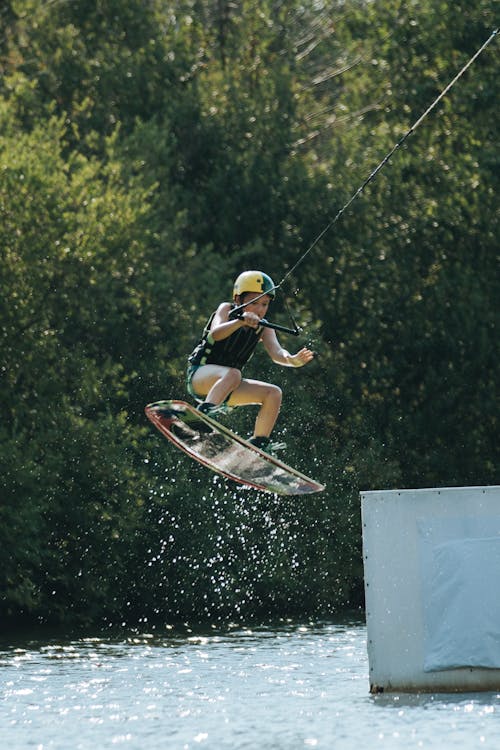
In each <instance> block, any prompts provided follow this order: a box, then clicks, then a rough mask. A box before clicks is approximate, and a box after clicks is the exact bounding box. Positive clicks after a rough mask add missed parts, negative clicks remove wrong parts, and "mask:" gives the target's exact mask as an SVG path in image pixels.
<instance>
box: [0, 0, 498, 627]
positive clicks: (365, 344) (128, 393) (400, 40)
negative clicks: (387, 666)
mask: <svg viewBox="0 0 500 750" xmlns="http://www.w3.org/2000/svg"><path fill="white" fill-rule="evenodd" d="M494 5H495V3H494V2H493V0H477V2H475V3H469V2H462V1H461V0H454V1H453V2H452V0H424V1H420V2H416V0H411V1H410V2H407V3H401V2H399V0H374V1H373V2H366V1H364V0H344V1H343V2H341V1H340V0H322V2H317V0H302V1H301V2H298V1H297V0H241V2H239V3H233V2H229V1H228V0H227V1H226V0H221V2H217V3H215V2H211V1H210V0H175V1H174V2H167V1H166V0H149V1H148V2H144V0H72V1H71V2H65V1H64V0H61V1H59V2H52V0H6V2H4V3H3V4H2V8H1V10H0V29H1V31H0V74H1V75H0V176H1V178H0V252H1V265H0V285H1V291H2V293H1V295H0V337H1V361H0V366H1V372H0V378H1V379H0V388H1V391H0V409H1V418H0V491H1V502H0V535H1V537H0V582H1V583H0V586H1V588H0V591H1V607H2V621H3V623H4V625H5V624H9V623H12V622H13V621H19V620H25V621H27V622H31V623H33V622H49V623H53V624H84V625H85V624H93V625H99V624H100V625H102V624H106V623H107V624H110V625H111V624H120V623H122V622H124V623H134V622H145V621H147V620H149V621H152V620H155V621H158V622H160V623H166V622H173V621H176V620H181V619H182V620H190V621H194V620H205V621H207V620H208V621H222V620H226V619H228V618H238V619H248V618H251V617H258V618H269V617H286V616H324V615H327V614H329V613H332V612H335V611H339V610H341V609H342V608H347V607H350V608H352V607H358V606H362V601H363V598H362V562H361V549H360V548H361V531H360V519H359V491H360V489H376V488H382V487H384V488H387V487H388V488H391V487H392V488H394V487H409V486H412V487H422V486H438V485H467V484H490V483H494V482H498V480H499V477H498V473H497V471H498V448H497V439H496V432H497V427H498V403H499V399H498V385H497V383H498V380H499V377H498V319H497V312H496V311H497V309H498V299H500V289H499V279H498V273H497V264H498V235H499V209H498V197H497V196H498V194H499V191H500V185H499V182H500V168H499V167H500V156H499V152H498V132H499V130H498V100H499V96H500V77H499V75H498V41H497V40H496V39H495V40H494V41H493V43H492V44H491V45H490V46H489V47H488V49H487V50H486V51H485V52H484V53H483V55H482V56H481V57H480V58H479V59H478V60H477V61H476V63H475V64H474V66H473V67H472V68H471V69H470V70H469V71H468V72H467V74H466V75H465V76H464V77H463V78H462V79H461V80H460V82H459V84H457V85H456V87H455V88H454V89H453V90H452V92H451V93H450V94H449V95H448V96H447V97H446V99H444V100H443V102H442V103H441V104H440V105H439V106H438V107H437V108H436V110H435V111H434V112H433V113H432V114H431V115H430V116H429V117H428V119H426V120H425V122H424V123H423V124H422V125H421V126H420V127H419V128H418V129H417V130H416V132H415V134H414V135H413V136H412V137H411V138H410V139H409V140H408V141H407V142H406V144H405V146H404V147H403V148H401V149H400V150H399V151H398V152H397V154H396V155H395V156H394V158H393V159H392V160H391V162H390V165H389V166H388V167H386V168H385V169H384V170H383V171H382V172H381V173H380V174H379V175H378V176H377V178H376V180H374V181H373V182H372V183H371V184H370V185H369V187H368V188H367V189H366V191H365V192H364V193H363V195H362V196H361V197H360V198H359V199H357V200H356V201H355V203H353V205H352V207H351V208H350V210H349V211H348V212H346V214H345V215H344V216H343V217H342V219H341V220H340V221H339V222H338V223H337V224H336V225H335V227H334V229H333V230H332V231H330V232H328V233H326V234H325V236H324V237H323V238H322V239H321V241H320V242H319V243H318V244H317V245H316V246H315V247H314V250H313V251H311V253H310V254H309V255H308V256H307V258H306V260H305V261H304V263H303V264H301V265H300V266H299V267H298V268H297V270H296V272H294V273H293V274H292V276H291V277H290V279H289V280H288V281H287V283H286V284H285V285H284V293H285V295H286V296H287V297H288V304H289V305H290V306H291V308H292V310H293V312H294V314H295V315H296V316H297V318H298V320H299V322H300V323H301V325H302V326H303V328H304V333H303V336H302V339H301V340H300V342H298V343H297V342H296V341H295V340H292V341H283V343H284V344H285V345H286V346H289V347H290V348H291V349H292V348H294V347H298V346H300V344H309V345H311V346H313V347H314V349H315V351H316V352H317V356H316V359H315V361H314V362H313V363H312V364H311V365H309V366H308V367H307V368H304V369H301V370H297V371H295V370H293V371H290V370H285V369H279V368H276V367H274V366H272V365H271V364H270V363H269V360H267V359H266V357H265V356H263V355H261V354H260V353H259V354H258V355H256V356H255V358H254V359H253V360H252V362H251V363H250V365H249V366H248V371H247V372H248V374H253V375H258V376H259V377H262V378H269V379H271V380H272V381H273V382H276V383H279V384H280V385H282V386H283V389H284V391H285V402H284V408H283V411H282V414H281V417H280V422H279V427H278V430H277V432H278V434H281V435H282V436H284V437H286V439H287V441H288V444H289V450H288V453H287V456H286V458H287V460H288V461H289V462H290V463H292V464H295V465H297V466H298V467H299V468H301V469H302V470H304V471H306V472H308V473H310V474H312V475H314V476H316V477H317V478H318V479H320V480H322V481H324V482H325V483H326V484H327V491H326V492H325V493H323V494H322V495H318V496H312V497H310V498H308V499H299V500H297V499H290V500H288V499H278V498H274V497H272V496H269V495H260V494H257V493H253V494H250V493H245V492H241V491H237V490H236V489H235V488H234V487H231V486H228V485H227V484H225V483H224V482H223V481H222V480H219V479H216V478H215V479H214V477H213V476H212V475H211V474H210V473H209V472H208V471H207V470H205V469H203V468H202V467H199V466H198V465H196V464H195V463H194V462H190V461H189V460H188V459H187V458H185V457H183V456H181V455H178V454H177V453H176V452H175V451H174V450H173V449H172V448H171V447H170V446H169V445H168V444H167V443H166V442H165V441H163V440H162V439H161V437H160V436H159V434H155V433H153V430H152V429H151V428H150V426H149V425H148V424H147V423H146V421H145V418H144V415H143V406H144V404H145V403H147V402H148V401H151V400H156V399H159V398H174V397H177V398H179V397H184V393H185V392H184V369H185V361H186V356H187V354H188V353H189V352H190V350H191V349H192V347H193V345H194V343H195V342H196V339H197V337H198V335H199V332H200V330H201V327H202V325H203V323H204V322H205V319H206V318H207V317H208V315H209V313H210V312H211V311H212V309H213V308H214V306H215V305H216V304H217V303H218V302H219V301H220V300H222V299H227V298H228V296H229V295H230V292H231V286H232V280H233V278H234V277H235V276H236V275H237V274H238V273H239V272H240V271H241V270H244V269H247V268H251V267H260V268H263V269H264V270H265V271H267V272H268V273H270V274H271V275H272V276H273V277H274V278H275V280H276V281H279V280H280V279H281V278H282V277H283V275H284V274H285V273H286V271H287V269H289V268H291V267H292V266H293V264H294V263H295V261H296V260H297V258H298V257H299V256H300V255H301V254H302V253H303V252H304V250H305V249H306V248H307V247H309V246H310V243H311V242H312V241H313V240H314V239H315V237H316V236H317V235H318V233H319V232H320V231H321V229H323V227H325V226H326V225H327V224H328V222H329V221H330V220H331V218H332V216H333V215H335V213H336V212H337V210H338V209H339V208H340V207H341V206H342V205H343V204H344V203H345V201H346V200H347V199H348V198H349V197H350V196H351V195H352V194H353V193H354V191H355V190H356V189H357V188H358V187H359V185H360V184H361V183H362V182H363V180H364V179H365V178H366V177H367V175H368V174H370V172H371V170H372V169H373V168H374V167H375V166H376V165H377V164H378V163H379V161H380V159H381V158H382V157H383V156H384V154H385V153H387V152H388V151H389V150H390V148H391V147H392V146H393V144H394V143H395V142H397V141H398V140H399V138H400V137H401V136H402V135H403V133H404V132H406V131H407V130H408V128H409V127H410V126H411V125H412V124H413V123H414V122H415V121H416V120H417V119H418V117H419V116H420V115H421V114H422V112H424V111H425V109H426V108H427V107H428V106H429V104H430V103H431V102H432V101H433V100H434V99H435V97H436V96H437V95H438V93H439V92H440V91H441V90H442V89H443V87H444V86H445V85H446V84H447V83H448V82H449V81H450V80H451V79H452V78H453V76H454V75H455V74H456V73H457V72H458V70H459V69H460V68H461V67H462V66H463V65H464V64H465V62H467V60H468V59H469V58H470V57H471V55H472V54H473V53H474V52H475V51H476V50H477V49H478V48H479V47H480V45H481V44H482V43H483V42H484V41H485V39H486V38H487V37H488V36H489V35H490V33H491V31H492V29H493V28H494V26H495V18H494V10H495V8H494ZM496 20H498V19H496ZM274 307H275V309H274V316H275V318H276V319H277V320H279V321H281V322H283V323H285V324H286V323H287V318H286V311H285V309H284V307H283V304H282V301H280V300H277V302H276V303H275V305H274ZM252 419H253V413H252V410H246V411H245V412H243V411H242V412H241V413H239V414H237V415H236V416H235V417H234V418H233V419H232V425H233V426H235V427H236V428H237V429H239V430H242V431H246V430H248V429H249V428H250V425H251V422H252Z"/></svg>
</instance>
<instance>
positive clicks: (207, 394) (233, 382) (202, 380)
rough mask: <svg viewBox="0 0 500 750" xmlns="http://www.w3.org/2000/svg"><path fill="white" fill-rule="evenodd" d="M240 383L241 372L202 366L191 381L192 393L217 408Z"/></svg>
mask: <svg viewBox="0 0 500 750" xmlns="http://www.w3.org/2000/svg"><path fill="white" fill-rule="evenodd" d="M240 383H241V372H240V371H239V370H237V369H236V368H234V367H223V366H222V365H203V366H202V367H199V368H198V369H197V370H196V372H195V373H194V375H193V377H192V379H191V386H192V389H193V390H194V392H195V393H196V394H197V395H198V396H199V397H200V398H204V399H205V401H207V402H209V403H211V404H215V405H216V406H219V404H222V403H223V402H224V401H225V400H226V398H227V397H228V396H229V394H230V393H231V392H232V391H234V390H235V389H236V388H238V386H239V384H240Z"/></svg>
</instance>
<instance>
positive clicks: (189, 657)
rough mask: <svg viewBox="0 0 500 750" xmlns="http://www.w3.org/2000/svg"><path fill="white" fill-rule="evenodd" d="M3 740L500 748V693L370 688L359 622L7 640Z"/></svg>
mask: <svg viewBox="0 0 500 750" xmlns="http://www.w3.org/2000/svg"><path fill="white" fill-rule="evenodd" d="M0 680H1V694H2V700H1V703H0V737H1V742H2V747H3V748H6V749H7V750H21V749H22V750H25V748H34V749H35V750H47V749H48V748H58V749H59V750H79V749H81V750H90V749H92V750H104V749H105V748H117V749H121V748H123V750H132V749H133V750H139V749H140V750H156V749H158V750H159V749H160V748H161V749H162V750H170V749H172V750H192V749H196V750H198V749H199V750H209V749H210V750H211V749H212V748H214V749H215V748H217V749H218V750H219V749H221V748H231V750H239V749H241V750H243V748H245V749H246V748H248V750H256V749H261V750H296V749H297V750H299V749H301V748H304V749H307V748H328V749H329V750H362V749H363V748H380V750H389V749H393V748H398V749H399V748H401V749H403V748H404V749H405V750H407V749H408V748H432V749H436V750H437V749H438V748H439V749H440V750H441V749H445V750H448V749H449V748H463V749H464V750H474V749H475V748H495V749H496V750H498V748H499V747H500V695H498V694H495V693H475V694H459V695H420V696H419V695H398V694H393V695H389V694H386V695H379V696H371V695H370V694H369V682H368V660H367V654H366V628H365V626H364V624H362V623H356V622H352V623H342V624H339V623H324V624H320V625H297V624H288V625H286V626H283V627H263V628H255V629H251V628H247V629H246V628H236V627H235V628H229V629H228V630H227V631H226V632H219V631H216V630H210V629H208V631H207V632H204V633H202V634H200V633H193V632H189V630H186V631H185V632H182V633H176V632H175V631H174V630H172V631H165V633H164V634H162V635H158V634H157V633H156V634H154V635H148V634H144V635H137V634H136V635H132V636H130V637H124V636H123V637H120V638H109V637H106V638H103V637H99V638H80V639H75V640H63V639H53V640H48V639H46V640H39V641H38V640H37V641H35V640H30V641H27V640H25V641H23V642H22V643H21V642H19V643H16V644H11V645H9V646H6V645H5V644H3V645H1V646H0Z"/></svg>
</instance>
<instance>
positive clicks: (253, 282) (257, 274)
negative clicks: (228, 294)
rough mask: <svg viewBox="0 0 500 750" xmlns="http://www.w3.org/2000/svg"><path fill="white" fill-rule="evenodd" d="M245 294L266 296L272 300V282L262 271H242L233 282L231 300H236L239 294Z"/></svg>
mask: <svg viewBox="0 0 500 750" xmlns="http://www.w3.org/2000/svg"><path fill="white" fill-rule="evenodd" d="M245 292H258V293H259V294H268V295H269V296H270V297H271V298H272V299H274V296H275V286H274V282H273V280H272V278H271V277H270V276H268V275H267V273H263V272H262V271H243V273H240V275H239V276H238V278H237V279H236V281H235V282H234V287H233V299H236V297H238V296H239V295H240V294H245Z"/></svg>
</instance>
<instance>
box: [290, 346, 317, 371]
mask: <svg viewBox="0 0 500 750" xmlns="http://www.w3.org/2000/svg"><path fill="white" fill-rule="evenodd" d="M313 357H314V352H312V351H311V350H310V349H308V348H307V347H306V346H304V347H303V348H302V349H301V350H300V352H297V354H294V355H293V357H292V362H293V364H294V366H295V367H302V366H303V365H306V364H307V363H308V362H310V361H311V359H313Z"/></svg>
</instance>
